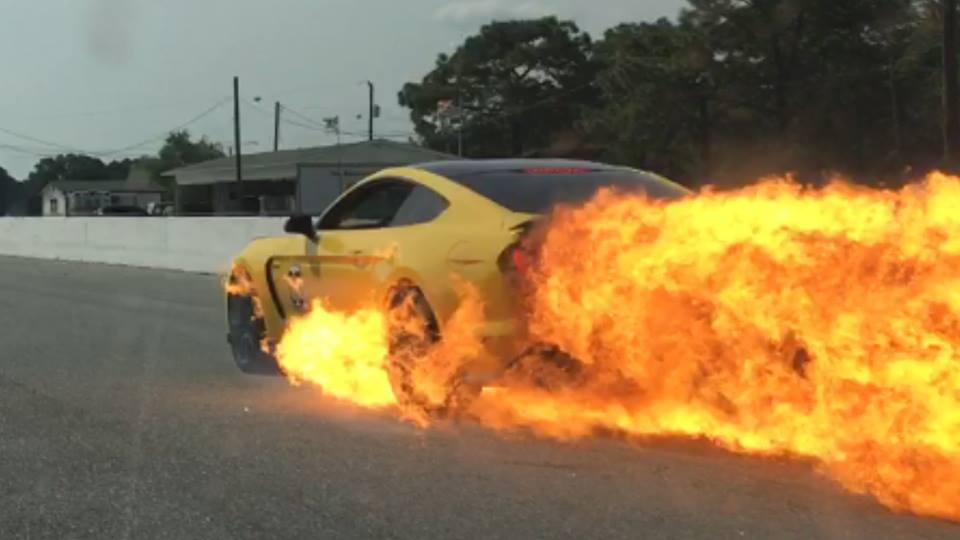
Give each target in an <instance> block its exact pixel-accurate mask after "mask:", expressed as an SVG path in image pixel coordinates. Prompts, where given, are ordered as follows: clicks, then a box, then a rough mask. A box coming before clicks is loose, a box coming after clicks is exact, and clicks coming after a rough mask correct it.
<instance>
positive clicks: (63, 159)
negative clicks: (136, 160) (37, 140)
mask: <svg viewBox="0 0 960 540" xmlns="http://www.w3.org/2000/svg"><path fill="white" fill-rule="evenodd" d="M130 163H131V161H130V160H123V161H113V162H110V163H109V164H107V163H104V162H103V161H102V160H101V159H99V158H96V157H93V156H87V155H83V154H60V155H58V156H54V157H45V158H43V159H41V160H40V161H38V162H37V164H36V165H34V167H33V171H31V172H30V175H29V176H28V177H27V180H28V181H30V182H38V183H41V184H42V185H46V184H47V183H48V182H52V181H55V180H124V179H126V177H127V174H128V172H129V170H130Z"/></svg>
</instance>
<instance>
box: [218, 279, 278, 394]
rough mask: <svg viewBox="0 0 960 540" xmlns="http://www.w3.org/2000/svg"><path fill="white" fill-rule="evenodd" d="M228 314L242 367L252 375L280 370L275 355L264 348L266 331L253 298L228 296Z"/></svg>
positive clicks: (235, 357) (235, 358)
mask: <svg viewBox="0 0 960 540" xmlns="http://www.w3.org/2000/svg"><path fill="white" fill-rule="evenodd" d="M227 317H228V320H229V323H230V334H229V335H228V336H227V340H228V341H229V342H230V350H231V352H232V353H233V361H234V362H235V363H236V364H237V367H238V368H240V371H242V372H244V373H248V374H251V375H276V374H279V373H280V370H279V369H278V368H277V362H276V359H275V358H274V357H273V356H272V355H270V354H268V353H266V352H264V351H263V350H262V348H261V345H260V343H261V341H262V340H263V338H264V336H265V335H266V327H265V326H264V322H263V318H262V317H257V316H256V312H255V310H254V299H253V298H251V297H250V296H241V295H236V294H231V295H229V296H228V297H227Z"/></svg>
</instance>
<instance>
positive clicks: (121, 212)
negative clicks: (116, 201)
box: [95, 205, 150, 217]
mask: <svg viewBox="0 0 960 540" xmlns="http://www.w3.org/2000/svg"><path fill="white" fill-rule="evenodd" d="M95 215H98V216H129V217H138V216H140V217H143V216H149V215H150V214H149V213H148V212H147V211H146V210H144V209H143V208H140V207H139V206H120V205H116V206H103V207H100V208H99V209H98V210H97V211H96V213H95Z"/></svg>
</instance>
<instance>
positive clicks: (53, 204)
mask: <svg viewBox="0 0 960 540" xmlns="http://www.w3.org/2000/svg"><path fill="white" fill-rule="evenodd" d="M50 213H51V214H59V213H60V201H58V200H57V199H50Z"/></svg>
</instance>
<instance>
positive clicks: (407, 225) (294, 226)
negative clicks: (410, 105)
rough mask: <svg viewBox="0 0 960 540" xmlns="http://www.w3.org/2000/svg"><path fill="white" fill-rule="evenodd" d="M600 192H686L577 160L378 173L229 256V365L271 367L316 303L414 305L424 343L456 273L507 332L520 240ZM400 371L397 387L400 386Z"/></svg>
mask: <svg viewBox="0 0 960 540" xmlns="http://www.w3.org/2000/svg"><path fill="white" fill-rule="evenodd" d="M602 187H614V188H618V189H621V190H642V191H644V192H645V193H646V194H647V195H648V196H650V197H653V198H675V197H680V196H683V195H685V194H686V193H688V192H687V190H686V189H684V188H683V187H681V186H679V185H677V184H675V183H673V182H670V181H669V180H666V179H664V178H662V177H660V176H657V175H655V174H652V173H649V172H643V171H638V170H634V169H629V168H624V167H614V166H610V165H604V164H599V163H593V162H584V161H566V160H460V161H445V162H435V163H427V164H422V165H417V166H409V167H398V168H390V169H386V170H383V171H380V172H378V173H376V174H374V175H372V176H370V177H368V178H366V179H364V180H363V181H361V182H359V183H357V184H356V185H355V186H353V187H352V188H350V189H349V190H347V191H346V192H345V193H344V194H343V195H341V196H340V197H339V198H338V199H337V200H336V201H335V202H334V203H333V204H332V205H331V206H330V207H329V208H328V209H327V210H326V211H325V212H324V213H323V215H322V216H320V217H319V219H318V220H317V221H316V223H314V221H313V218H312V217H310V216H302V215H301V216H294V217H291V218H290V219H289V220H288V221H287V223H286V225H285V227H284V229H285V231H286V232H287V233H294V234H289V235H286V236H278V237H270V238H260V239H257V240H254V241H253V242H251V243H250V244H249V245H248V246H247V247H246V249H244V250H243V252H242V253H240V254H239V255H238V256H237V257H236V259H235V260H234V261H233V273H232V275H231V277H230V280H231V284H230V285H231V286H230V287H228V294H227V302H226V305H227V315H228V316H227V320H228V326H229V335H228V339H229V343H230V345H231V348H232V352H233V357H234V360H235V361H236V364H237V366H239V368H240V369H241V370H243V371H244V372H248V373H267V372H276V371H277V368H276V363H275V361H274V358H273V356H272V354H271V351H272V347H274V345H275V344H276V343H277V341H278V340H279V338H280V337H281V335H282V333H283V330H284V326H285V323H286V321H287V320H288V319H289V318H290V317H294V316H296V315H298V314H300V313H303V312H305V311H306V310H307V309H308V307H309V306H310V303H311V301H312V299H320V298H322V299H325V301H326V302H327V305H328V307H330V308H333V309H337V310H346V311H349V310H352V309H355V308H359V307H366V306H370V305H383V306H384V307H388V306H394V307H395V306H398V305H401V304H403V305H408V306H412V307H411V308H410V309H412V310H414V311H415V315H416V316H417V317H418V318H419V320H421V321H422V324H423V328H425V329H426V332H425V333H424V334H423V335H426V336H427V338H426V339H430V340H437V339H441V338H442V336H443V329H444V323H445V321H447V320H448V318H449V317H450V316H451V314H453V312H454V311H455V309H456V307H457V304H458V295H457V293H456V291H455V281H456V280H465V281H467V282H469V283H471V284H472V285H473V286H474V287H475V288H476V289H477V290H478V291H479V292H480V293H481V294H482V297H483V300H484V303H485V317H486V323H485V324H483V325H482V326H481V328H479V329H478V332H479V334H480V336H482V337H484V338H492V339H488V340H487V341H490V342H496V341H497V339H496V338H504V337H506V338H509V336H511V335H512V334H513V333H514V332H515V331H516V329H517V327H518V326H517V324H516V320H515V319H516V306H515V305H514V301H513V299H514V298H515V297H516V294H515V292H514V291H513V290H512V283H514V281H513V280H512V279H511V276H512V274H513V273H514V272H516V271H517V270H518V269H520V270H522V267H523V266H524V265H525V264H528V262H529V256H530V253H528V252H527V248H526V247H525V243H521V239H522V237H523V235H524V234H526V233H527V232H528V231H529V230H530V229H531V227H532V224H533V223H535V222H536V220H537V219H538V218H539V217H541V216H543V215H545V214H547V213H549V211H550V209H551V208H552V207H553V206H554V205H556V204H560V203H567V204H569V203H578V202H583V201H586V200H587V199H589V198H590V197H591V196H593V195H594V194H595V193H596V192H597V190H599V189H600V188H602ZM241 285H243V290H238V288H239V287H241ZM371 302H375V303H376V304H371ZM391 343H393V336H391ZM402 372H403V370H400V371H399V373H400V375H398V376H397V377H398V379H399V380H398V381H395V382H394V391H395V393H398V394H399V393H402V392H404V391H406V390H405V389H404V388H405V387H404V384H403V382H404V381H403V375H402ZM397 398H398V399H402V396H400V395H398V396H397Z"/></svg>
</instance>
